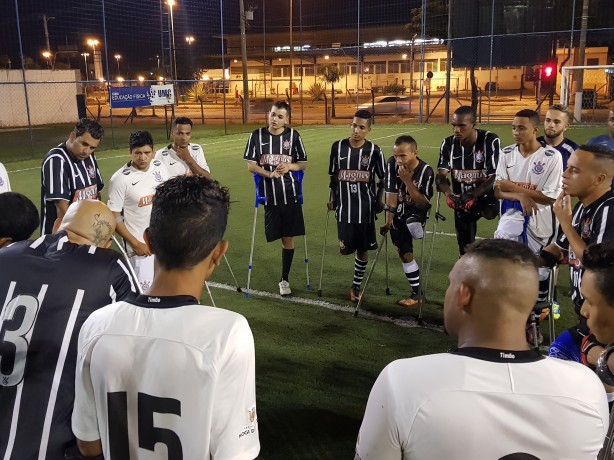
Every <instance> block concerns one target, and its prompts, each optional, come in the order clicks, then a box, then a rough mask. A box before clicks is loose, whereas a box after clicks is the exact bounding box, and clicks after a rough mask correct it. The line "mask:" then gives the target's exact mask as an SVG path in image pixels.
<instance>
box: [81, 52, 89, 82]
mask: <svg viewBox="0 0 614 460" xmlns="http://www.w3.org/2000/svg"><path fill="white" fill-rule="evenodd" d="M89 55H90V53H81V56H83V62H84V63H85V79H86V80H89V79H90V76H89V74H88V72H87V57H88V56H89Z"/></svg>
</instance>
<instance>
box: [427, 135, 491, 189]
mask: <svg viewBox="0 0 614 460" xmlns="http://www.w3.org/2000/svg"><path fill="white" fill-rule="evenodd" d="M476 131H477V132H478V137H477V140H476V141H475V145H473V147H464V146H463V145H462V144H461V143H460V141H459V140H458V139H456V138H455V137H454V136H450V137H446V138H445V139H444V140H443V142H442V143H441V148H440V150H439V163H438V164H437V169H445V170H447V171H450V172H451V176H452V193H454V194H457V195H460V194H461V193H466V192H469V191H471V190H473V189H474V188H476V187H478V186H479V185H480V184H481V183H482V182H484V181H485V180H486V179H487V178H488V177H489V176H492V175H493V174H495V172H496V171H497V164H498V163H499V153H500V152H501V146H500V143H499V137H498V136H497V135H496V134H495V133H491V132H490V131H484V130H483V129H477V130H476Z"/></svg>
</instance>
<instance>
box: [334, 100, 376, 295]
mask: <svg viewBox="0 0 614 460" xmlns="http://www.w3.org/2000/svg"><path fill="white" fill-rule="evenodd" d="M369 132H371V113H369V112H368V111H367V110H359V111H357V112H356V113H355V114H354V119H353V120H352V125H351V135H350V137H349V139H348V138H346V139H342V140H340V141H336V142H335V143H333V145H332V147H331V152H330V165H329V168H328V174H330V188H331V190H332V192H333V193H332V199H333V201H332V203H329V205H328V206H329V209H332V208H334V209H335V214H336V217H337V233H338V236H339V250H340V252H341V254H342V255H349V254H353V253H354V252H356V257H355V258H354V280H353V282H352V287H351V289H350V300H351V301H352V302H358V301H359V300H360V285H361V283H362V279H363V277H364V274H365V270H366V268H367V262H368V251H372V250H374V249H377V241H376V240H375V214H376V211H377V209H376V207H377V200H376V192H375V176H377V177H379V178H380V179H383V178H384V172H385V169H386V165H385V163H384V155H383V153H382V151H381V149H380V148H379V147H378V146H377V145H375V144H374V143H373V142H371V141H369V140H367V139H366V136H367V135H368V134H369Z"/></svg>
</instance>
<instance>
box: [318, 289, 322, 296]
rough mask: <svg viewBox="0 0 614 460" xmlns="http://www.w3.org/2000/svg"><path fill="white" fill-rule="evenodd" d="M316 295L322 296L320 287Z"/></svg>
mask: <svg viewBox="0 0 614 460" xmlns="http://www.w3.org/2000/svg"><path fill="white" fill-rule="evenodd" d="M318 297H322V289H318Z"/></svg>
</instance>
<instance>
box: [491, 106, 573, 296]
mask: <svg viewBox="0 0 614 460" xmlns="http://www.w3.org/2000/svg"><path fill="white" fill-rule="evenodd" d="M539 125H540V122H539V115H538V113H537V112H535V111H534V110H528V109H525V110H521V111H519V112H518V113H516V116H515V117H514V121H513V122H512V134H513V136H514V141H515V142H516V143H515V144H514V145H510V146H508V147H505V148H504V149H503V151H502V154H501V157H500V158H499V165H498V166H497V175H496V182H495V196H496V197H497V198H499V199H501V200H504V202H505V200H507V202H510V203H512V207H510V208H509V209H508V210H507V211H505V212H504V213H503V214H502V215H501V218H500V219H499V224H498V227H497V231H496V232H495V237H497V238H500V237H506V238H514V239H516V240H517V241H521V240H522V238H523V237H522V234H523V231H524V233H525V234H526V240H527V244H528V246H529V248H531V250H532V251H533V253H535V254H539V252H540V250H541V249H542V248H545V247H546V246H548V245H549V244H550V243H552V242H553V241H554V238H555V235H556V229H557V226H556V217H555V215H554V212H553V211H552V205H553V204H554V202H555V200H556V198H557V197H558V196H559V193H560V192H561V187H562V174H563V159H562V157H561V155H560V154H559V152H557V151H556V150H555V149H553V148H552V147H549V146H544V145H542V144H541V143H540V142H539V141H538V140H537V131H538V129H539ZM514 202H515V203H516V204H514ZM514 206H515V207H516V208H514ZM502 209H504V208H503V207H502ZM525 216H526V217H528V224H527V225H526V230H525V229H524V222H525ZM514 220H515V221H516V223H514V222H513V221H514ZM518 222H519V224H518ZM507 223H512V227H513V228H514V231H513V232H511V233H513V234H511V233H510V231H509V228H512V227H506V225H507ZM516 233H517V234H516ZM547 296H548V270H546V269H542V268H540V288H539V301H544V300H545V299H546V297H547Z"/></svg>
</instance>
